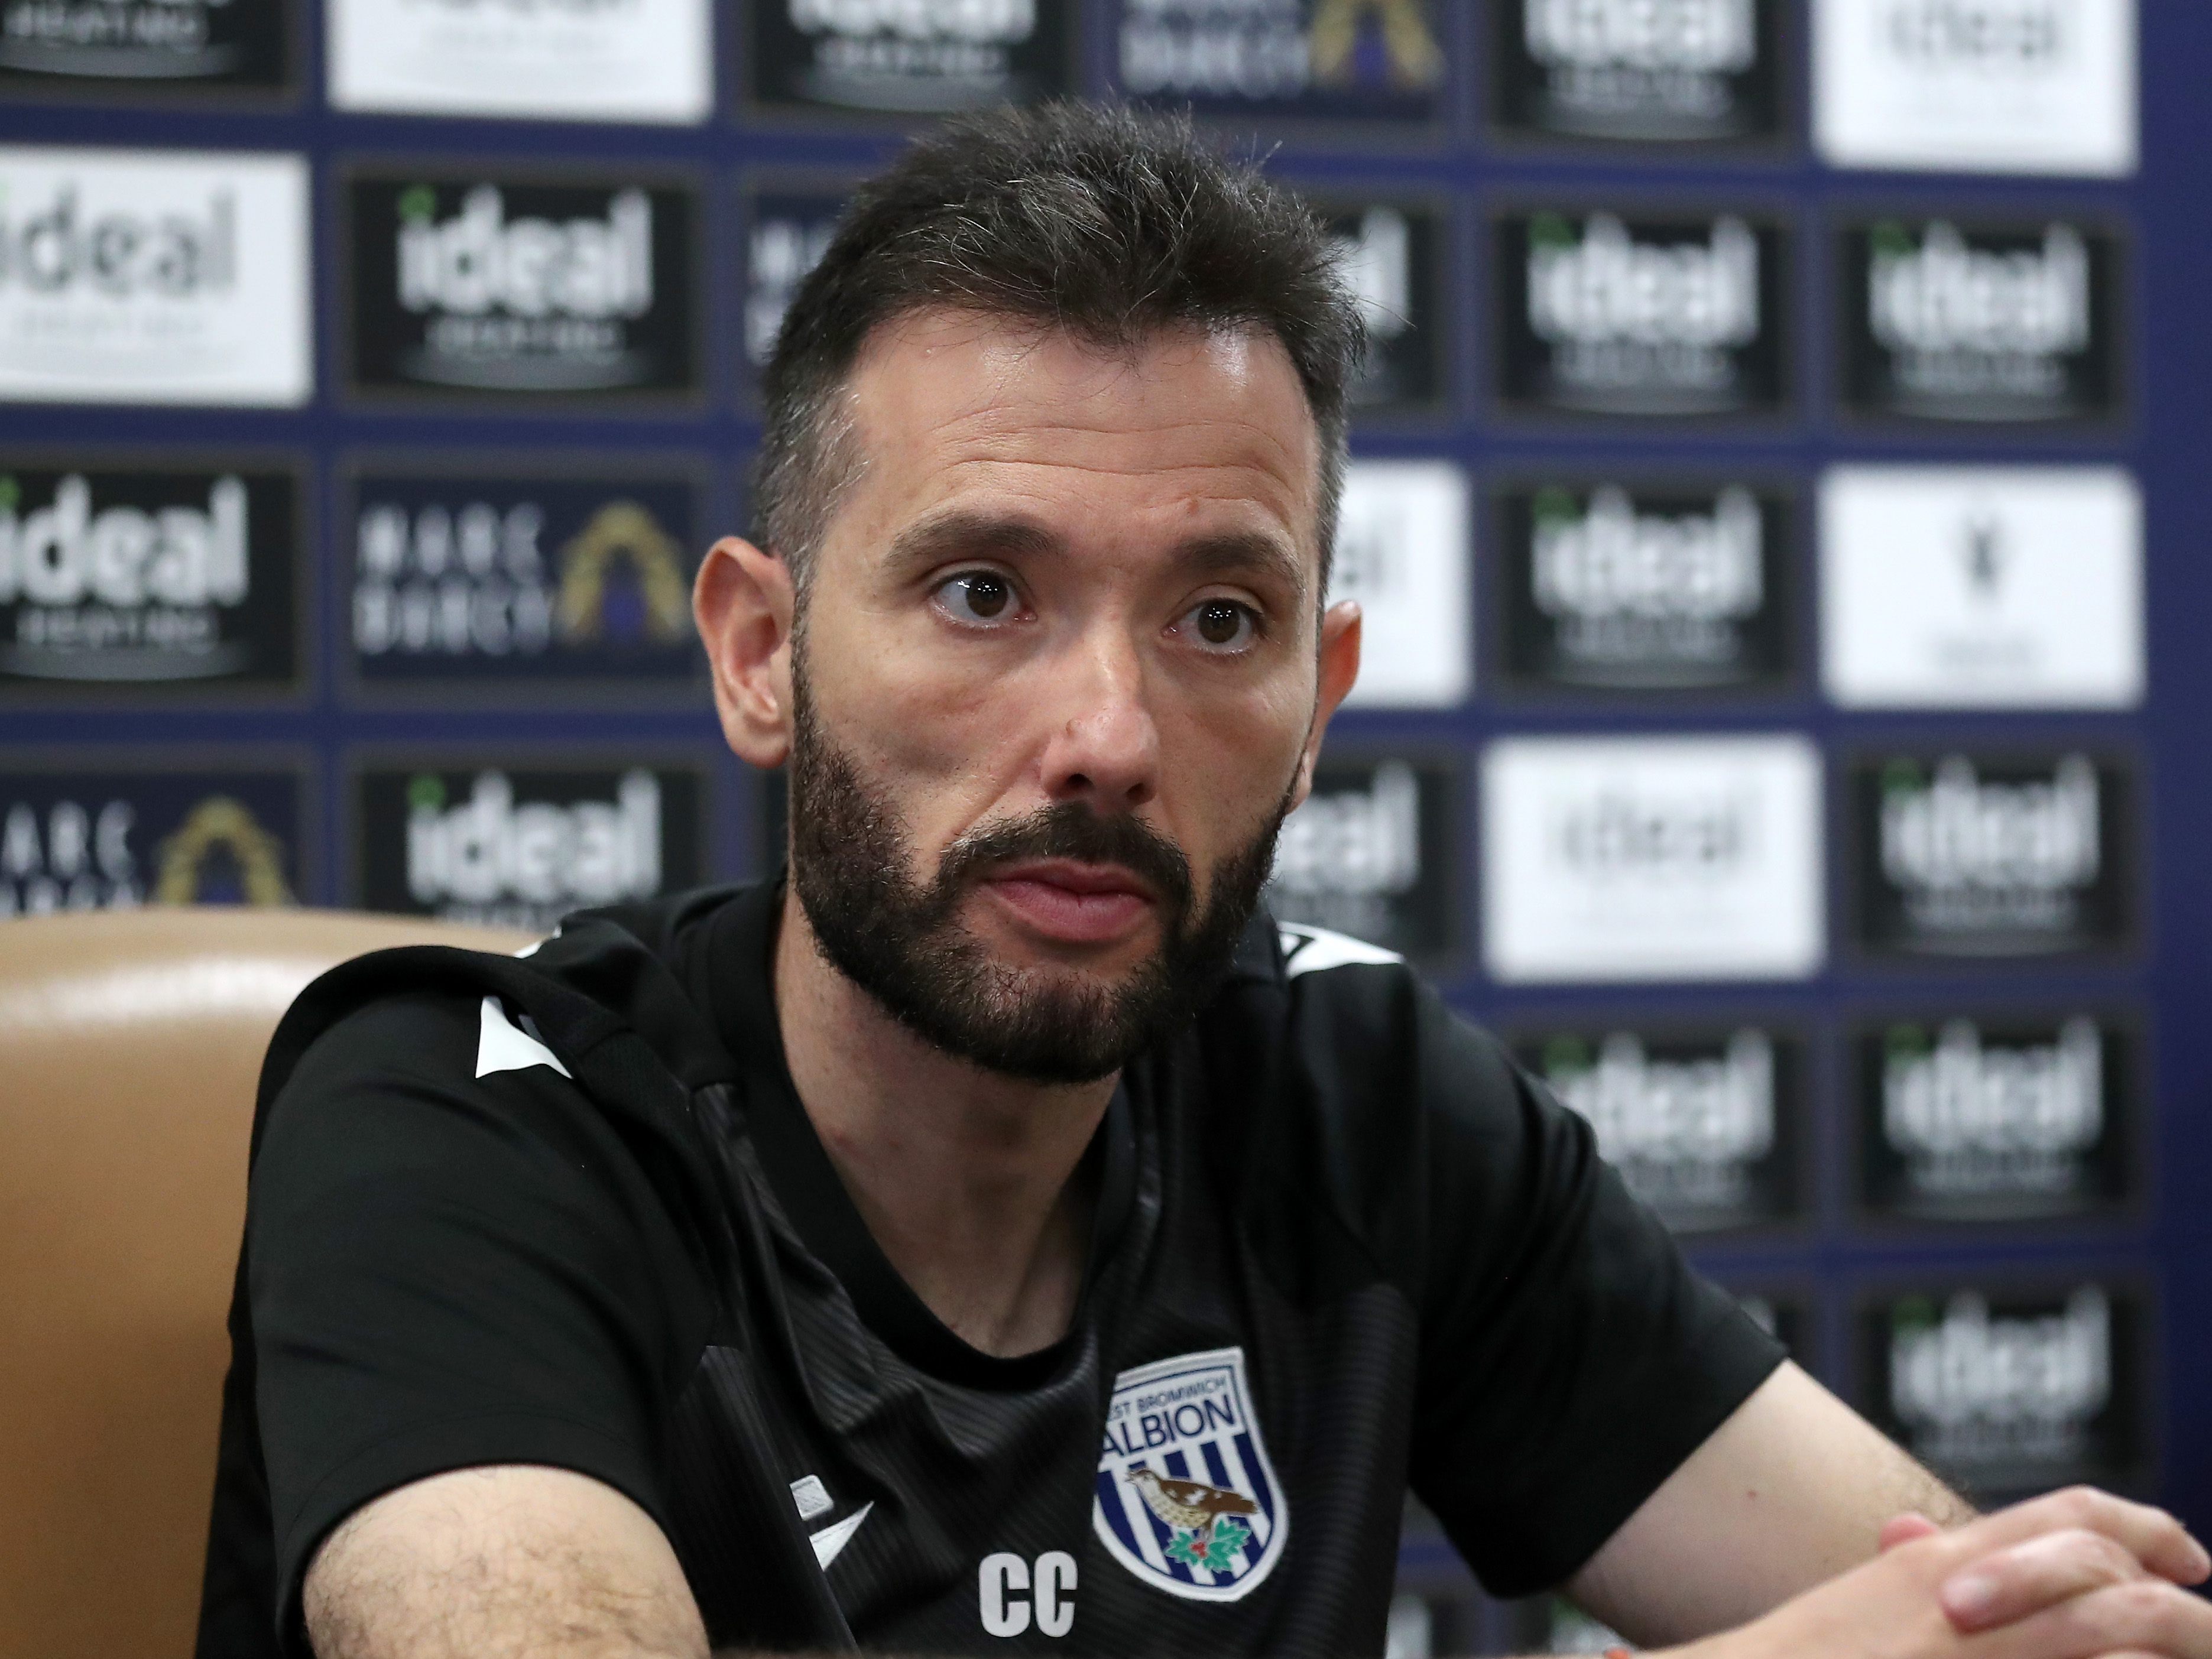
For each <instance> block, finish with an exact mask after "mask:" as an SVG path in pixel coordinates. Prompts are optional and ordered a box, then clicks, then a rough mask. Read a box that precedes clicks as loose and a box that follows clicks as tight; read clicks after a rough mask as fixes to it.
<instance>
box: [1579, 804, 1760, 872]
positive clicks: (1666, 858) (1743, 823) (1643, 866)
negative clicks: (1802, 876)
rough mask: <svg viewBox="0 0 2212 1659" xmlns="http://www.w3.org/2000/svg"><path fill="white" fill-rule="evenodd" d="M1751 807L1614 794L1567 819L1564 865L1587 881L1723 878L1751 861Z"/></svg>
mask: <svg viewBox="0 0 2212 1659" xmlns="http://www.w3.org/2000/svg"><path fill="white" fill-rule="evenodd" d="M1754 810H1755V809H1753V806H1752V804H1751V803H1750V802H1749V801H1747V800H1746V799H1743V798H1742V797H1741V796H1736V795H1733V794H1713V795H1705V794H1674V793H1671V792H1669V793H1657V794H1645V793H1641V792H1632V791H1629V790H1626V789H1619V788H1608V789H1605V790H1602V791H1601V792H1600V793H1598V794H1597V795H1595V797H1593V798H1591V799H1588V800H1585V801H1581V802H1577V803H1576V804H1574V805H1571V806H1569V807H1567V808H1566V809H1565V811H1562V812H1561V813H1560V815H1559V818H1558V820H1557V823H1556V825H1555V828H1554V830H1553V833H1554V835H1555V836H1556V837H1557V842H1558V847H1559V859H1560V861H1561V862H1562V863H1563V864H1564V865H1565V866H1567V867H1568V868H1570V869H1571V870H1573V871H1575V872H1577V874H1578V875H1580V876H1582V877H1583V878H1584V879H1586V880H1595V881H1604V880H1607V879H1610V878H1621V877H1628V878H1645V879H1650V878H1659V879H1662V880H1682V879H1688V880H1702V879H1711V878H1725V877H1726V876H1727V875H1728V874H1729V872H1731V871H1732V870H1733V869H1734V868H1735V866H1737V865H1739V864H1740V863H1741V861H1742V860H1743V857H1744V854H1745V852H1746V849H1747V843H1748V841H1749V836H1750V829H1749V824H1750V818H1751V817H1752V815H1753V811H1754Z"/></svg>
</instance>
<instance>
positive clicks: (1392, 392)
mask: <svg viewBox="0 0 2212 1659" xmlns="http://www.w3.org/2000/svg"><path fill="white" fill-rule="evenodd" d="M1326 217H1327V220H1328V230H1329V239H1330V240H1331V241H1332V242H1334V244H1335V246H1336V251H1337V257H1338V261H1339V264H1338V269H1339V270H1340V271H1341V272H1342V273H1343V276H1344V280H1345V283H1346V286H1348V287H1349V288H1350V289H1352V294H1353V295H1354V296H1355V297H1356V298H1357V299H1358V302H1359V316H1360V320H1361V321H1362V322H1363V323H1364V324H1365V325H1366V329H1367V349H1366V352H1365V354H1364V356H1363V357H1362V359H1361V362H1360V367H1359V371H1358V374H1355V375H1354V376H1353V378H1352V385H1351V387H1350V388H1349V395H1350V398H1351V401H1352V406H1353V407H1354V408H1355V409H1357V410H1383V409H1388V408H1390V407H1393V406H1413V405H1419V404H1431V403H1434V402H1435V401H1436V400H1437V398H1439V397H1440V396H1441V395H1442V393H1443V381H1444V369H1443V362H1442V336H1441V331H1440V330H1439V327H1438V320H1439V319H1438V318H1437V292H1438V290H1439V289H1440V288H1441V286H1442V283H1441V277H1440V274H1439V272H1438V270H1437V221H1436V216H1435V215H1434V214H1433V213H1431V212H1429V211H1427V210H1423V209H1419V208H1412V207H1400V206H1395V205H1392V204H1369V205H1366V206H1363V207H1358V208H1353V209H1348V210H1344V211H1327V212H1326Z"/></svg>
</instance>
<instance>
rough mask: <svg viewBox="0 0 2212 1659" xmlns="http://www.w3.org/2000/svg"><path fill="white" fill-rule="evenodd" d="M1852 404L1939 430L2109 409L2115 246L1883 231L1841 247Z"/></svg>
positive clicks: (1944, 223) (1939, 225)
mask: <svg viewBox="0 0 2212 1659" xmlns="http://www.w3.org/2000/svg"><path fill="white" fill-rule="evenodd" d="M2117 257H2118V249H2117V244H2116V243H2115V241H2114V240H2113V239H2112V237H2110V236H2107V235H2105V234H2100V233H2094V232H2091V233H2085V232H2083V231H2082V230H2081V229H2079V228H2076V227H2075V226H2073V225H2070V224H2063V223H2053V224H2049V225H2045V226H2044V227H2042V228H2040V229H2039V230H2027V229H2018V230H2005V229H1982V228H1966V229H1962V228H1960V227H1959V226H1957V225H1955V224H1953V223H1952V222H1949V221H1948V220H1942V219H1937V220H1931V221H1929V222H1927V223H1925V224H1923V225H1920V226H1918V227H1917V228H1915V227H1912V226H1910V225H1908V224H1906V223H1905V222H1902V221H1899V220H1894V219H1886V220H1881V221H1879V222H1876V223H1875V224H1874V225H1872V226H1871V227H1869V228H1867V229H1865V230H1863V231H1854V232H1850V233H1847V234H1846V235H1845V238H1844V260H1845V269H1844V283H1845V308H1846V312H1847V314H1849V315H1850V317H1851V319H1852V321H1851V322H1850V335H1849V339H1848V341H1847V346H1846V357H1847V360H1848V362H1847V368H1848V378H1849V380H1850V396H1851V398H1852V401H1853V403H1854V404H1855V405H1856V406H1857V407H1860V408H1863V409H1865V410H1868V411H1869V412H1875V413H1892V414H1901V415H1915V416H1925V417H1928V418H1931V419H1941V420H2024V419H2061V418H2067V417H2080V416H2093V415H2099V414H2104V413H2108V412H2110V410H2111V406H2112V397H2113V392H2114V383H2115V381H2116V379H2117V375H2116V373H2115V362H2114V359H2113V351H2114V345H2115V338H2116V331H2115V329H2114V327H2113V307H2114V306H2115V303H2116V299H2117V295H2116V293H2115V291H2114V290H2115V289H2116V282H2115V269H2116V262H2117Z"/></svg>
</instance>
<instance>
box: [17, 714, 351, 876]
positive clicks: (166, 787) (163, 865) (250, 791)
mask: <svg viewBox="0 0 2212 1659" xmlns="http://www.w3.org/2000/svg"><path fill="white" fill-rule="evenodd" d="M311 834H312V824H311V822H310V818H309V814H308V806H307V789H306V782H305V776H304V771H303V769H302V768H301V766H299V765H297V764H290V763H269V762H266V761H263V760H260V759H258V758H257V759H244V758H238V757H231V756H227V755H222V754H216V753H210V754H209V755H207V756H205V757H201V758H198V759H197V760H196V759H194V758H192V757H186V758H185V759H182V760H179V759H173V758H171V757H159V758H155V757H143V758H142V757H136V756H125V755H115V756H111V757H96V756H94V754H91V753H88V752H78V753H73V754H71V755H70V756H69V757H66V758H63V757H56V756H53V755H51V754H40V753H37V752H33V751H0V916H15V915H50V914H52V913H55V912H58V911H76V910H104V909H125V908H135V907H137V906H139V905H143V904H249V905H277V904H294V903H297V902H300V901H301V899H302V898H303V897H308V896H312V895H311V893H310V891H309V890H308V887H307V880H308V878H309V876H310V874H311V860H310V858H309V839H310V836H311Z"/></svg>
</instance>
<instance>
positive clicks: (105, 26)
mask: <svg viewBox="0 0 2212 1659" xmlns="http://www.w3.org/2000/svg"><path fill="white" fill-rule="evenodd" d="M293 3H294V0H11V3H9V4H7V5H5V6H0V88H4V89H5V90H7V91H9V92H19V93H20V92H31V91H40V92H56V93H68V94H82V95H86V96H91V97H99V98H110V99H112V98H116V97H126V98H131V99H134V100H136V99H142V98H146V97H149V96H153V97H164V96H167V97H185V98H193V99H215V100H222V99H225V98H230V97H237V96H240V95H244V96H247V97H255V96H263V97H265V96H266V95H268V94H272V93H278V92H282V91H283V90H284V89H285V88H288V87H289V85H290V84H291V83H292V82H293V80H294V78H295V77H294V73H293V57H294V52H295V28H296V25H295V21H294V18H293Z"/></svg>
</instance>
